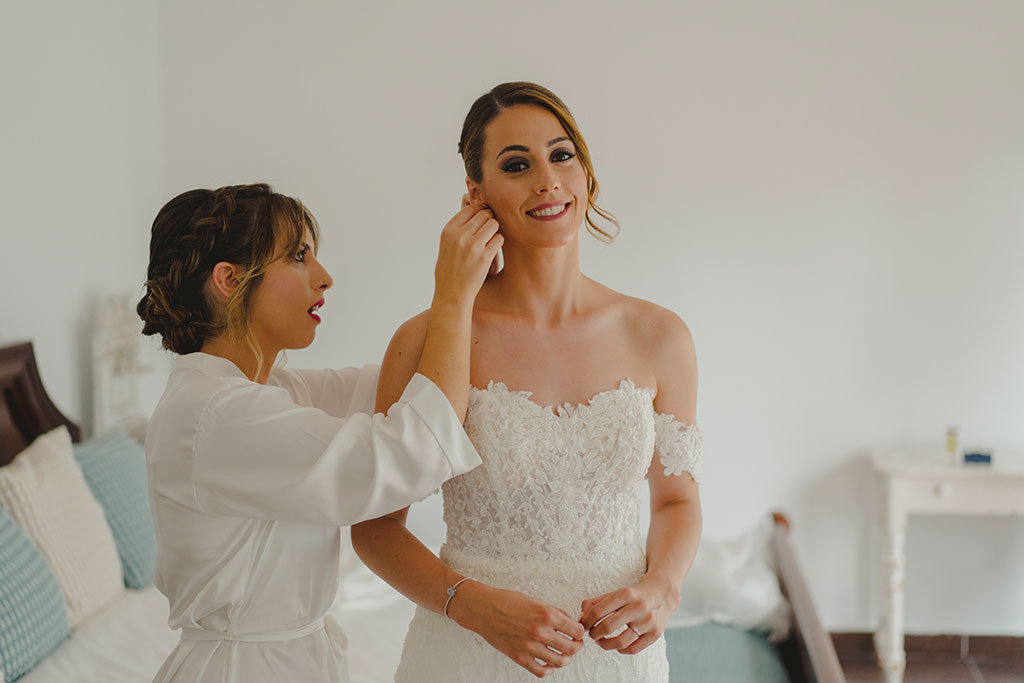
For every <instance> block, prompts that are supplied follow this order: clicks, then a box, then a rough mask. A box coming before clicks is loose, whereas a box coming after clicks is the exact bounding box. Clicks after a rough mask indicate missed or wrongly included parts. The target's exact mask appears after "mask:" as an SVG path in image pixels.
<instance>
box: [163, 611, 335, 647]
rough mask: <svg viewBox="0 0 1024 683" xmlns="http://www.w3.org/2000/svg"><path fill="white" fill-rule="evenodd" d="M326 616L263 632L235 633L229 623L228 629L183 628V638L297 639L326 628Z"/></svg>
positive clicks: (254, 641)
mask: <svg viewBox="0 0 1024 683" xmlns="http://www.w3.org/2000/svg"><path fill="white" fill-rule="evenodd" d="M324 620H325V617H320V618H319V619H316V620H314V621H311V622H310V623H308V624H306V625H305V626H300V627H299V628H292V629H286V630H284V631H264V632H263V633H235V630H234V628H233V627H232V626H231V625H230V624H229V625H228V630H226V631H212V630H210V629H205V628H182V629H181V639H182V640H231V641H240V642H243V643H269V642H275V641H282V640H295V639H296V638H302V637H303V636H308V635H309V634H310V633H316V632H317V631H320V630H322V629H323V628H324Z"/></svg>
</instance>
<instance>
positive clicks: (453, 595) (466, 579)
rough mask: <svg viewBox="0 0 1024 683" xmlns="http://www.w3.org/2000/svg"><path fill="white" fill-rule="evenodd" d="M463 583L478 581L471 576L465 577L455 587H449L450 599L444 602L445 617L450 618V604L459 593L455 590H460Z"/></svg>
mask: <svg viewBox="0 0 1024 683" xmlns="http://www.w3.org/2000/svg"><path fill="white" fill-rule="evenodd" d="M463 581H476V579H474V578H472V577H469V576H465V577H463V578H461V579H459V580H458V581H456V582H455V585H454V586H449V587H448V599H447V600H445V601H444V615H445V616H446V617H448V603H449V602H451V601H452V598H454V597H455V594H456V593H458V591H457V590H455V589H456V588H458V587H459V584H460V583H462V582H463ZM448 618H449V619H451V617H448Z"/></svg>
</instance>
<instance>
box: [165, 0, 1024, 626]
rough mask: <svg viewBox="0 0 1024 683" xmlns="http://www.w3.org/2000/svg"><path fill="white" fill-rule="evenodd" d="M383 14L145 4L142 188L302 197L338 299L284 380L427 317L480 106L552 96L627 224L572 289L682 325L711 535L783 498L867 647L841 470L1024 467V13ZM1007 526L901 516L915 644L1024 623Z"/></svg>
mask: <svg viewBox="0 0 1024 683" xmlns="http://www.w3.org/2000/svg"><path fill="white" fill-rule="evenodd" d="M403 4H404V5H405V6H404V7H403V8H402V9H397V8H395V7H393V6H392V5H393V4H392V3H377V4H374V3H335V2H307V3H305V4H304V5H303V6H302V9H301V10H296V9H292V8H284V7H283V6H282V5H280V3H269V2H264V3H257V4H256V7H258V9H249V10H247V11H240V10H239V5H237V4H232V3H227V2H221V3H217V4H216V6H215V7H209V6H208V5H209V4H208V3H205V2H199V1H198V0H193V1H191V2H180V1H176V2H165V3H163V5H162V13H161V31H162V48H161V49H162V52H161V66H162V73H161V77H162V88H163V89H162V92H163V98H164V99H163V102H164V106H163V109H162V111H163V114H164V124H163V129H162V130H163V142H164V147H163V150H164V165H163V171H164V183H163V188H164V194H165V195H166V196H168V197H169V196H171V195H172V194H174V193H176V192H179V191H182V190H184V189H187V188H189V187H192V186H213V185H219V184H224V183H234V182H244V181H253V180H262V179H266V180H269V181H271V182H272V183H273V184H274V185H276V186H277V187H278V188H279V189H280V190H282V191H284V192H289V193H295V194H297V195H298V196H300V197H301V198H303V199H304V200H306V201H307V203H308V204H309V205H310V206H311V208H312V209H313V211H314V212H315V213H316V214H317V216H318V217H319V218H320V220H321V222H322V224H323V227H324V233H325V235H326V237H325V241H324V245H323V247H322V259H323V260H324V261H325V262H326V263H327V264H328V266H329V267H332V268H333V272H334V275H335V277H336V284H335V287H334V290H333V291H332V292H331V293H330V294H329V295H328V298H327V300H328V305H327V307H326V308H325V310H324V324H323V326H322V327H321V332H320V337H319V339H318V341H317V343H316V344H315V345H314V346H313V347H312V348H311V349H310V350H308V351H305V352H302V353H293V354H291V362H292V363H293V364H299V363H302V364H307V363H308V364H314V365H316V364H343V363H357V362H366V361H375V360H378V359H379V358H380V356H381V353H382V351H383V349H384V346H385V345H386V343H387V340H388V339H389V337H390V334H391V332H392V331H393V329H394V328H395V327H396V326H397V325H398V324H399V323H400V322H401V321H402V320H404V319H406V318H407V317H409V316H410V315H412V314H414V313H416V312H417V311H419V310H421V309H423V308H424V307H426V306H427V304H428V303H429V290H430V287H429V285H430V275H431V267H432V261H431V257H432V255H433V254H434V250H435V239H436V232H437V230H438V229H439V228H440V226H441V225H443V224H444V222H445V221H446V219H447V218H448V217H449V215H450V214H451V213H452V212H453V211H454V209H455V208H456V207H457V205H458V201H459V196H460V194H461V192H462V187H463V185H462V181H463V176H464V174H463V172H462V168H461V164H460V160H459V158H458V156H457V155H456V142H457V139H458V135H459V130H460V126H461V122H462V118H463V116H464V115H465V112H466V110H467V109H468V108H469V105H470V103H471V102H472V101H473V99H474V98H475V97H476V96H477V95H479V94H481V93H482V92H484V91H485V90H487V89H488V88H490V87H491V86H492V85H494V84H496V83H498V82H501V81H504V80H518V79H526V80H535V81H538V82H540V83H543V84H545V85H548V86H549V87H551V88H552V89H554V90H555V91H556V92H557V93H559V94H560V95H561V96H562V97H563V98H564V99H565V100H566V102H567V103H568V104H569V105H570V107H572V108H573V110H574V111H575V113H576V115H577V118H578V120H579V122H580V124H581V126H582V128H583V130H584V133H585V134H586V135H587V137H588V140H589V143H590V145H591V148H592V150H593V152H594V157H595V163H596V165H597V170H598V175H599V178H600V180H601V184H602V188H603V197H604V199H605V204H606V206H607V207H608V208H609V209H611V210H613V211H614V212H616V213H617V214H618V216H619V217H620V219H621V221H622V226H623V230H622V235H621V237H620V239H619V240H618V241H617V242H616V244H615V245H614V246H612V247H608V248H603V247H599V246H597V245H596V244H590V245H588V246H587V248H586V250H585V254H584V267H585V270H586V272H588V273H589V274H591V275H592V276H595V277H596V278H598V279H599V280H601V281H603V282H606V283H608V284H610V285H611V286H613V287H616V288H619V289H620V290H622V291H625V292H628V293H631V294H635V295H639V296H642V297H646V298H650V299H652V300H654V301H657V302H659V303H661V304H663V305H665V306H668V307H670V308H672V309H674V310H675V311H677V312H678V313H679V314H680V315H682V316H683V318H684V319H686V320H687V321H688V323H689V324H690V326H691V328H692V329H693V331H694V335H695V337H696V341H697V345H698V353H699V357H700V364H701V370H702V389H701V400H700V412H701V417H702V421H703V422H704V425H705V428H706V430H707V457H708V466H707V474H706V481H707V483H706V484H705V485H704V487H703V491H704V493H703V496H704V506H705V510H706V532H707V533H708V534H711V535H716V536H722V535H728V534H732V533H737V532H739V531H741V530H743V529H745V528H746V527H748V526H749V525H751V524H752V523H753V521H754V519H755V518H756V516H757V515H759V514H761V513H762V512H764V511H766V510H768V509H770V508H773V507H782V508H784V509H786V510H788V511H789V512H790V513H791V514H792V516H793V517H794V523H795V529H796V543H797V545H798V552H799V555H800V558H801V560H802V561H803V563H804V565H805V568H806V570H807V572H808V574H809V576H810V579H811V583H812V589H813V590H814V593H815V595H816V597H817V600H818V602H819V603H820V606H821V610H822V612H823V616H824V619H825V621H826V624H827V626H829V627H830V628H833V629H840V630H842V629H855V630H860V629H871V628H873V626H874V624H875V620H876V615H877V608H876V607H875V603H874V599H873V593H872V591H873V590H874V586H875V581H874V579H873V570H874V565H873V563H872V560H871V558H872V546H871V543H872V541H873V537H874V535H873V530H872V526H871V524H872V522H871V515H870V511H869V500H870V495H871V489H870V484H869V481H868V479H867V470H866V467H865V466H864V465H863V462H862V460H861V458H862V454H863V453H864V452H865V451H866V450H867V449H869V448H872V447H876V446H883V445H893V444H904V443H905V444H937V445H939V444H941V439H942V435H943V431H944V429H945V427H946V425H948V424H955V425H958V426H959V427H961V429H962V433H963V435H964V439H965V440H967V441H971V440H977V441H979V442H984V443H989V444H993V445H994V446H996V447H997V448H1003V447H1018V448H1020V447H1024V421H1022V418H1024V315H1022V314H1021V313H1022V304H1021V302H1022V301H1024V272H1022V271H1021V269H1020V268H1019V264H1020V259H1021V254H1022V253H1024V230H1022V229H1021V222H1022V218H1024V200H1022V197H1024V193H1022V192H1021V191H1020V188H1021V186H1022V184H1024V95H1022V89H1021V87H1020V84H1021V83H1022V82H1024V43H1021V41H1019V40H1018V38H1019V27H1020V26H1021V24H1022V22H1024V9H1022V7H1021V5H1019V4H1017V3H1011V2H1005V3H1001V4H996V3H975V4H972V5H968V4H967V3H933V2H923V1H922V2H904V3H883V2H869V3H848V4H847V5H841V4H838V3H825V4H823V3H814V2H804V1H794V0H791V1H790V2H788V3H782V4H779V3H772V4H771V5H770V6H768V5H764V3H756V2H738V3H710V2H708V3H699V4H698V6H692V5H694V3H675V4H677V5H680V6H679V7H676V8H670V7H667V5H668V4H669V3H660V2H658V3H639V4H637V3H631V5H633V6H632V7H627V6H626V4H625V3H622V4H621V6H620V5H616V4H614V3H606V4H597V3H591V2H585V1H583V0H577V1H570V2H561V3H546V2H545V3H541V2H534V1H524V2H518V3H514V4H509V3H501V4H492V3H459V2H452V1H451V0H440V1H438V2H432V3H403ZM595 5H596V6H595ZM246 6H247V7H253V5H252V3H247V4H246ZM416 514H417V511H416V510H415V509H414V515H416ZM417 524H418V525H419V528H420V529H422V530H425V532H426V533H427V534H428V535H431V536H432V537H434V538H435V539H439V538H440V537H441V535H442V534H443V526H442V525H441V523H440V521H439V518H438V513H437V503H436V499H435V500H434V502H432V503H429V504H427V505H426V506H425V510H424V511H422V512H420V513H419V521H418V522H417ZM1022 534H1024V525H1022V523H1021V521H1020V520H1003V521H999V520H996V521H992V520H984V521H983V520H973V521H972V520H955V521H952V522H939V521H926V523H921V524H916V523H915V525H914V526H913V527H912V530H911V534H910V541H909V551H910V566H909V578H908V585H909V595H908V608H907V623H908V626H909V628H910V629H911V630H916V631H918V632H928V631H937V632H963V631H969V632H975V633H984V632H996V633H1024V580H1022V579H1021V578H1020V577H1021V572H1020V567H1021V566H1022V564H1024V550H1022V546H1024V544H1022V543H1021V541H1022ZM981 576H984V579H983V580H982V579H979V577H981Z"/></svg>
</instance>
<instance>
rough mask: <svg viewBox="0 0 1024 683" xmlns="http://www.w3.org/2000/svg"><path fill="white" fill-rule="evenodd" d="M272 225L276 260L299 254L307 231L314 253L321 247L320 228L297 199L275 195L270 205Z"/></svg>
mask: <svg viewBox="0 0 1024 683" xmlns="http://www.w3.org/2000/svg"><path fill="white" fill-rule="evenodd" d="M270 224H271V226H272V227H273V231H274V237H275V240H274V241H275V242H276V245H277V248H276V250H275V259H276V258H282V257H285V256H290V255H292V254H295V253H297V252H298V251H299V248H300V247H301V245H302V243H303V242H304V241H305V238H306V230H309V234H310V237H311V238H312V240H313V244H312V245H311V246H312V248H313V251H314V253H315V252H316V251H317V250H318V248H319V246H320V226H319V225H318V224H317V222H316V218H314V217H313V214H312V213H310V211H309V209H307V208H306V206H305V204H303V203H302V202H300V201H299V200H297V199H293V198H292V197H286V196H284V195H275V196H274V197H273V200H272V202H271V205H270Z"/></svg>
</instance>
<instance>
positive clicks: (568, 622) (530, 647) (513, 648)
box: [448, 581, 584, 678]
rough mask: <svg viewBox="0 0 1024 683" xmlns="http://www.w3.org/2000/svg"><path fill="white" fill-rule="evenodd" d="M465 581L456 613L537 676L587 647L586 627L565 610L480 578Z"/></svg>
mask: <svg viewBox="0 0 1024 683" xmlns="http://www.w3.org/2000/svg"><path fill="white" fill-rule="evenodd" d="M463 586H464V588H462V589H460V590H459V598H461V600H460V599H458V598H456V599H455V600H453V601H452V605H451V609H449V612H448V613H449V614H450V615H451V617H452V618H453V619H454V620H455V621H456V622H457V623H458V624H459V625H460V626H462V627H464V628H467V629H469V630H471V631H474V632H476V633H477V634H479V635H480V636H481V637H482V638H483V639H484V640H486V641H487V642H488V643H490V644H491V646H492V647H494V648H495V649H496V650H498V651H499V652H501V653H502V654H504V655H505V656H507V657H508V658H509V659H511V660H512V661H513V662H515V663H516V664H518V665H519V666H521V667H523V668H524V669H526V670H527V671H529V672H530V673H532V674H533V675H534V676H536V677H537V678H544V677H545V676H547V675H549V674H551V673H553V672H554V671H555V669H559V668H561V667H563V666H566V665H567V664H569V662H570V661H572V657H573V655H575V654H576V653H577V652H579V651H580V648H582V647H583V635H584V630H583V626H581V625H580V623H579V622H577V621H573V620H572V619H571V618H570V617H569V615H568V614H566V613H565V612H563V611H562V610H560V609H558V608H556V607H552V606H551V605H549V604H547V603H544V602H541V601H540V600H535V599H534V598H531V597H530V596H528V595H524V594H523V593H519V592H517V591H510V590H501V589H498V588H492V587H490V586H486V585H484V584H482V583H478V582H476V581H472V582H469V583H465V584H463ZM467 589H468V590H467Z"/></svg>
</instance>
